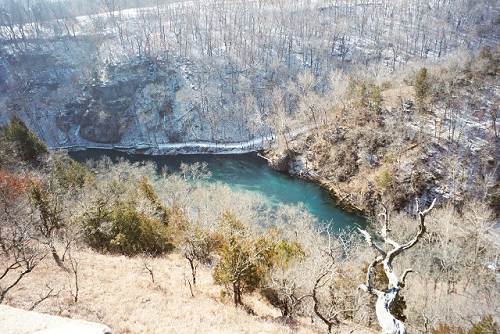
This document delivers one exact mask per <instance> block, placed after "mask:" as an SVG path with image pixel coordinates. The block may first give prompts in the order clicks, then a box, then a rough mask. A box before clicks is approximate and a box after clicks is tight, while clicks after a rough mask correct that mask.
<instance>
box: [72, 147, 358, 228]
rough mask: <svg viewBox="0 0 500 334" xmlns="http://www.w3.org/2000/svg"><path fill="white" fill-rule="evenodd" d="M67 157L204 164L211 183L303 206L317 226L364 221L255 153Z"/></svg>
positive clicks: (173, 168)
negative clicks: (106, 157)
mask: <svg viewBox="0 0 500 334" xmlns="http://www.w3.org/2000/svg"><path fill="white" fill-rule="evenodd" d="M70 155H71V157H73V158H74V159H76V160H78V161H81V162H85V161H86V160H88V159H99V158H100V157H103V156H108V157H110V158H111V159H113V160H116V159H119V158H125V159H127V160H130V161H132V162H138V161H153V162H154V163H155V164H156V165H157V166H158V168H159V169H161V168H163V167H167V168H168V170H170V171H176V170H178V169H179V166H180V164H181V163H195V162H206V163H207V166H208V169H209V170H210V172H211V174H212V175H211V178H210V181H212V182H222V183H224V184H227V185H228V186H230V187H231V188H232V189H236V190H247V191H253V192H258V193H259V194H261V195H262V196H263V197H264V198H265V199H266V200H267V201H268V202H269V203H271V204H276V205H279V204H299V203H302V204H303V206H304V207H305V208H306V209H307V210H308V211H309V212H310V213H311V214H312V215H313V216H315V217H316V218H317V219H318V221H319V222H320V223H322V224H331V225H333V228H334V229H344V228H349V227H354V226H358V225H363V224H364V222H365V220H364V219H363V218H362V217H359V216H357V215H355V214H352V213H350V212H346V211H344V210H342V209H340V208H339V207H338V206H337V205H336V203H335V201H334V200H333V198H332V197H331V196H330V195H329V194H328V192H327V191H325V190H323V189H322V188H321V187H319V186H318V185H317V184H314V183H311V182H306V181H304V180H301V179H298V178H293V177H290V176H288V175H286V174H283V173H280V172H277V171H275V170H273V169H271V168H270V167H269V166H268V165H267V163H266V161H265V160H264V159H262V158H259V157H258V156H257V155H256V154H238V155H177V156H148V155H135V154H131V155H128V154H125V153H121V152H116V151H106V150H86V151H79V152H73V153H71V154H70Z"/></svg>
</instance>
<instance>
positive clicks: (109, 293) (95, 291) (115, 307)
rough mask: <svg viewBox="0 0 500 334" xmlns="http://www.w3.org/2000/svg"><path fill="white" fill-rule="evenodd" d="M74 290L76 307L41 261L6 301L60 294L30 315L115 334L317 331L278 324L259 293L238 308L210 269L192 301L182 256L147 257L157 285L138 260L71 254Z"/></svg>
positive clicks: (66, 279)
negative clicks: (93, 325)
mask: <svg viewBox="0 0 500 334" xmlns="http://www.w3.org/2000/svg"><path fill="white" fill-rule="evenodd" d="M76 255H77V257H78V258H79V267H80V272H81V273H80V279H79V281H80V282H79V284H80V293H79V297H80V298H79V300H78V303H74V301H73V299H72V296H71V293H70V279H71V276H70V275H68V274H66V273H64V272H63V271H62V270H61V269H59V268H58V267H57V266H56V265H55V264H54V263H53V261H51V259H46V260H45V261H44V262H43V263H42V264H41V265H40V266H39V267H38V268H37V269H36V270H35V271H34V272H33V273H32V275H31V276H29V277H28V278H26V280H24V281H23V282H22V284H20V285H19V286H18V287H17V288H16V290H15V291H13V292H12V293H11V294H10V297H9V298H8V300H7V304H9V305H11V306H14V307H19V308H24V309H28V308H29V307H30V306H31V305H32V304H33V303H34V301H36V300H37V298H38V295H40V294H42V293H43V292H44V291H45V290H47V287H46V285H50V286H51V287H53V288H55V290H56V291H58V290H61V293H60V294H59V296H58V297H55V298H51V299H48V300H46V301H44V302H43V303H41V304H40V305H39V306H38V307H37V308H36V311H39V312H44V313H50V314H54V315H61V316H65V317H71V318H78V319H84V320H88V321H95V322H101V323H104V324H106V325H108V326H110V327H111V328H112V329H113V330H114V332H115V333H161V334H164V333H200V332H201V333H291V332H294V333H318V332H322V331H321V329H320V328H317V327H314V326H313V325H311V324H310V321H306V320H303V321H302V322H299V323H298V324H297V325H296V326H294V327H293V328H292V327H290V326H287V325H285V324H282V323H279V321H278V320H277V319H278V317H279V312H278V311H277V310H276V309H274V308H272V307H271V306H270V305H269V304H267V303H266V302H265V301H264V300H262V299H261V298H260V297H259V296H257V295H252V296H246V298H245V299H244V301H245V302H246V303H247V304H248V306H249V307H250V308H251V309H252V310H253V311H254V312H255V315H251V314H249V313H247V312H246V311H245V310H243V309H236V308H234V306H232V304H231V300H230V299H229V298H227V297H223V296H222V295H223V294H221V291H222V288H221V287H220V286H217V285H215V284H214V283H213V280H212V276H211V274H210V271H209V269H201V270H200V272H199V275H198V287H197V288H196V289H195V291H194V293H195V297H191V293H190V289H189V285H188V284H187V280H188V279H189V277H190V271H189V268H188V265H187V261H185V260H184V259H183V258H182V257H181V256H180V255H178V254H172V255H169V256H167V257H165V258H161V259H153V260H150V265H151V266H152V268H153V270H154V275H155V283H153V282H152V281H151V278H150V276H149V274H148V273H147V272H146V271H145V270H143V260H142V259H141V258H127V257H124V256H111V255H102V254H98V253H95V252H92V251H90V250H83V251H80V252H78V253H76Z"/></svg>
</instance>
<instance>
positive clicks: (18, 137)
mask: <svg viewBox="0 0 500 334" xmlns="http://www.w3.org/2000/svg"><path fill="white" fill-rule="evenodd" d="M2 133H3V137H4V138H5V139H6V140H7V141H9V142H11V143H13V145H14V147H15V149H16V153H17V154H18V155H19V158H21V159H22V160H24V161H31V162H33V161H36V160H37V159H38V158H39V157H40V156H41V155H43V154H46V153H47V152H48V151H47V146H45V144H44V143H43V142H42V141H41V140H40V139H39V138H38V137H37V136H36V135H35V134H34V133H33V132H32V131H31V130H30V129H28V128H27V127H26V125H25V124H24V123H23V121H22V120H20V119H19V118H17V117H13V118H12V119H11V121H10V123H9V124H8V125H7V126H6V127H4V128H2Z"/></svg>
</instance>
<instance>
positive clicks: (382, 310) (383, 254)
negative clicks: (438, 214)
mask: <svg viewBox="0 0 500 334" xmlns="http://www.w3.org/2000/svg"><path fill="white" fill-rule="evenodd" d="M435 203H436V199H434V201H432V204H431V205H430V207H429V208H427V209H426V210H424V211H420V209H419V205H418V200H417V212H418V216H419V226H418V231H417V233H416V235H415V236H414V237H413V238H412V239H411V240H409V241H408V242H406V243H404V244H399V243H397V242H396V241H394V240H392V239H391V238H389V236H388V232H389V231H390V230H389V227H388V225H389V216H388V213H387V209H384V212H383V213H382V214H381V215H382V216H383V217H384V224H383V226H382V230H381V239H382V241H383V242H384V244H385V245H388V246H390V247H392V249H391V250H389V251H385V249H384V247H383V245H380V244H378V243H376V242H375V241H374V240H373V239H372V237H371V235H370V234H369V233H368V232H367V231H365V230H362V229H358V230H359V231H360V232H361V233H362V234H363V236H364V237H365V240H366V242H367V243H368V245H370V247H372V248H373V249H374V250H375V251H376V252H377V254H378V256H377V257H376V258H375V260H373V262H372V263H370V265H369V266H368V270H367V273H366V283H365V284H361V285H360V286H359V288H360V289H362V290H363V291H366V292H369V293H370V294H372V295H374V296H376V297H377V302H376V304H375V312H376V314H377V319H378V322H379V325H380V327H382V333H383V334H406V328H405V325H404V323H403V322H402V321H400V320H398V319H396V318H395V317H394V315H393V314H392V313H391V305H392V304H393V303H394V301H395V300H396V297H397V296H398V294H399V292H400V291H401V289H402V288H403V287H404V286H405V281H406V277H407V275H408V274H409V273H411V272H412V271H413V270H412V269H407V270H405V272H404V273H403V274H402V275H401V276H398V274H397V273H396V272H395V271H394V268H393V266H392V264H393V261H394V259H395V258H396V257H397V256H398V255H401V254H402V253H403V252H404V251H407V250H408V249H410V248H412V247H413V246H415V244H417V242H418V241H419V240H420V238H421V237H422V236H423V235H424V233H425V230H426V228H425V217H426V216H427V214H428V213H429V212H430V211H431V210H432V209H433V208H434V205H435ZM379 264H382V265H383V267H384V272H385V275H386V276H387V278H388V279H389V283H388V286H387V289H386V290H378V289H376V288H375V287H374V283H373V277H374V269H375V267H376V266H377V265H379Z"/></svg>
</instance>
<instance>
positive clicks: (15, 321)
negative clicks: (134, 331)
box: [0, 305, 112, 334]
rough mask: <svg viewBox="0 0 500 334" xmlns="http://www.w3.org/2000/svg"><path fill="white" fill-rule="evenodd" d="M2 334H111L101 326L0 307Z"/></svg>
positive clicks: (108, 329)
mask: <svg viewBox="0 0 500 334" xmlns="http://www.w3.org/2000/svg"><path fill="white" fill-rule="evenodd" d="M0 333H2V334H70V333H71V334H112V331H111V329H110V328H109V327H108V326H106V325H103V324H98V323H94V322H88V321H84V320H76V319H69V318H63V317H58V316H53V315H48V314H43V313H38V312H32V311H25V310H21V309H17V308H13V307H10V306H6V305H0Z"/></svg>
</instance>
